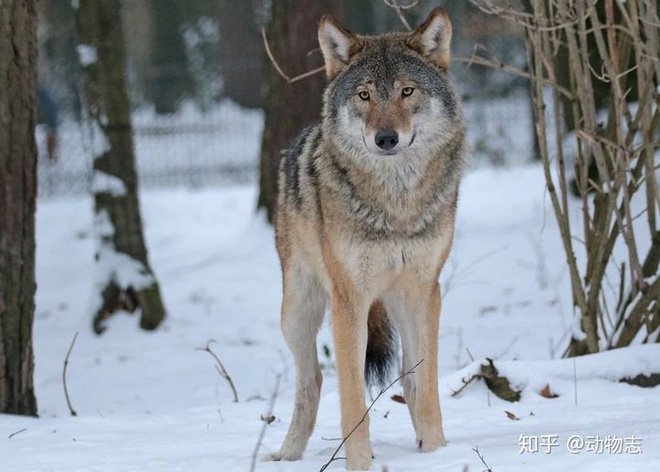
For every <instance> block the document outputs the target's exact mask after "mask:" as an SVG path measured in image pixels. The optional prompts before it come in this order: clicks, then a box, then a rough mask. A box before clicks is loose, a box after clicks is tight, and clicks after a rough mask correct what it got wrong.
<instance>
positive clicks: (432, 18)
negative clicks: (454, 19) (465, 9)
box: [407, 8, 451, 69]
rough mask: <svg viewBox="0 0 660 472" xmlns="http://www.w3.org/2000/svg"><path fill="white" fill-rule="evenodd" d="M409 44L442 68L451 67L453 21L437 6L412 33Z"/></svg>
mask: <svg viewBox="0 0 660 472" xmlns="http://www.w3.org/2000/svg"><path fill="white" fill-rule="evenodd" d="M407 43H408V46H409V47H411V48H412V49H414V50H415V51H417V52H418V53H420V54H421V55H422V56H424V57H426V58H427V59H428V60H429V61H430V62H431V63H433V64H435V65H436V66H438V67H440V68H442V69H448V68H449V61H450V54H449V44H450V43H451V21H449V15H447V13H446V12H445V11H444V10H443V9H442V8H435V9H434V10H433V11H432V12H431V13H430V14H429V17H428V19H427V20H426V21H425V22H424V23H423V24H422V25H420V26H419V27H418V28H417V29H416V30H415V31H413V32H412V33H410V36H409V38H408V41H407Z"/></svg>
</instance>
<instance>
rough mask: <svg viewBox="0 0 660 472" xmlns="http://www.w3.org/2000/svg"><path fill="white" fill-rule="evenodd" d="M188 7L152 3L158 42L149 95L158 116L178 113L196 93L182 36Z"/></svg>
mask: <svg viewBox="0 0 660 472" xmlns="http://www.w3.org/2000/svg"><path fill="white" fill-rule="evenodd" d="M240 1H244V0H240ZM185 4H186V2H182V1H180V0H151V11H152V13H153V17H154V22H153V25H154V40H153V42H152V45H153V50H152V69H151V71H150V74H149V92H150V98H151V100H153V103H154V107H155V109H156V113H158V114H168V113H174V112H176V111H177V110H178V109H179V104H180V103H181V100H183V99H185V98H186V97H191V98H192V96H193V95H194V93H195V90H194V84H193V79H192V77H191V76H190V71H189V70H188V58H187V55H186V44H185V43H184V41H183V34H182V33H183V31H182V27H183V23H184V21H183V20H184V9H185V8H186V5H185Z"/></svg>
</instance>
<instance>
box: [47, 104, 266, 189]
mask: <svg viewBox="0 0 660 472" xmlns="http://www.w3.org/2000/svg"><path fill="white" fill-rule="evenodd" d="M133 126H134V145H135V156H136V165H137V170H138V174H139V178H140V185H141V186H142V187H143V188H151V187H164V186H190V187H198V186H202V185H208V184H212V183H218V182H223V183H225V182H231V183H244V182H250V181H254V180H255V178H256V176H257V171H258V161H259V149H260V146H261V132H262V127H263V113H262V112H261V111H255V110H245V109H242V108H240V107H238V106H236V105H234V104H233V103H232V102H231V101H228V100H226V101H223V102H221V103H220V104H218V105H217V106H215V107H213V108H211V109H210V110H207V111H205V112H201V111H198V109H197V108H196V107H195V106H194V105H193V104H191V103H186V104H183V106H182V107H181V108H180V110H179V111H178V112H177V113H176V114H174V115H166V116H158V115H156V114H155V113H154V112H153V111H151V110H149V109H145V110H138V111H136V112H134V113H133ZM45 135H46V132H45V130H44V129H42V128H41V127H39V128H38V130H37V143H38V145H39V150H40V152H39V155H40V159H39V169H38V176H39V195H40V196H41V197H50V196H54V195H78V194H84V193H87V192H88V190H89V184H90V179H91V168H92V159H93V154H94V153H93V149H94V147H95V146H96V145H98V143H95V142H94V137H93V136H92V135H91V133H90V130H89V127H88V126H87V125H86V123H84V122H78V121H73V120H64V121H63V122H62V123H61V125H60V126H59V127H58V132H57V135H58V141H59V145H58V149H57V159H56V160H51V159H48V156H47V155H46V149H45V140H46V136H45Z"/></svg>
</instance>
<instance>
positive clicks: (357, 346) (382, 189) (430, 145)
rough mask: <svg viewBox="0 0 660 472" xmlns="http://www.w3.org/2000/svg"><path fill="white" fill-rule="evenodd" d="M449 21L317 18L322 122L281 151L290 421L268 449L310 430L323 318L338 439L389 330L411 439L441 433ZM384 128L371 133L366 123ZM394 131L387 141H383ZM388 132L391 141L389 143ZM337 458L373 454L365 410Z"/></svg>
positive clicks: (457, 140) (356, 415)
mask: <svg viewBox="0 0 660 472" xmlns="http://www.w3.org/2000/svg"><path fill="white" fill-rule="evenodd" d="M450 38H451V24H450V22H449V19H448V17H447V15H446V14H445V13H444V12H443V11H442V10H439V9H438V10H434V11H433V12H432V13H431V15H430V17H429V19H428V20H427V21H426V22H425V23H424V24H423V25H422V26H420V27H419V28H418V29H417V30H415V31H413V32H412V33H409V34H405V33H391V34H386V35H382V36H375V37H367V36H357V35H353V34H352V33H350V32H348V31H346V30H345V29H344V28H342V27H341V26H340V25H339V24H338V23H337V22H336V20H334V19H332V18H330V17H324V18H323V19H322V20H321V22H320V25H319V42H320V44H321V49H322V51H323V54H324V57H325V60H326V70H327V74H328V77H329V79H330V82H329V84H328V87H327V89H326V92H325V95H324V108H323V118H322V121H321V122H320V123H318V124H316V125H313V126H310V127H308V128H306V129H305V130H304V131H303V132H302V133H301V134H300V136H299V137H298V139H297V140H296V142H295V143H294V145H293V146H292V148H291V149H289V150H288V151H287V152H285V153H284V156H283V159H282V164H281V168H280V174H279V189H280V190H279V196H278V205H277V211H276V243H277V249H278V253H279V256H280V261H281V265H282V273H283V282H284V295H283V301H282V332H283V334H284V338H285V339H286V342H287V344H288V346H289V348H290V350H291V352H292V354H293V357H294V360H295V364H296V399H295V410H294V414H293V419H292V421H291V425H290V427H289V431H288V433H287V436H286V438H285V440H284V443H283V444H282V447H281V449H280V451H279V452H277V453H275V454H272V455H270V456H268V457H267V459H270V460H297V459H300V458H301V456H302V453H303V451H304V449H305V447H306V445H307V441H308V439H309V437H310V435H311V433H312V430H313V428H314V422H315V419H316V413H317V410H318V405H319V395H320V390H321V383H322V375H321V369H320V367H319V363H318V359H317V350H316V336H317V333H318V330H319V327H320V325H321V322H322V320H323V316H324V312H325V309H326V307H329V308H330V311H331V313H332V315H331V316H332V327H333V335H334V342H335V355H336V360H337V371H338V379H339V394H340V399H341V427H342V434H343V436H344V437H346V436H347V435H348V433H349V432H350V431H351V429H353V427H355V425H356V424H358V422H359V421H360V419H361V418H362V416H363V415H364V412H365V410H366V404H365V382H364V375H365V364H367V366H368V367H371V369H368V370H367V373H371V374H372V375H371V376H370V378H374V377H375V378H376V379H377V380H378V379H379V378H380V380H382V377H383V376H384V375H386V371H387V364H388V362H389V361H391V360H393V356H394V349H395V345H394V343H393V342H392V341H393V337H392V330H391V327H392V326H393V327H394V328H396V331H397V333H398V334H399V336H400V338H401V345H402V352H403V359H402V370H403V371H404V372H405V371H407V370H409V369H410V368H411V367H412V366H414V365H415V364H416V363H417V362H419V361H420V360H423V362H422V364H421V365H420V366H419V367H418V368H417V369H416V372H415V373H414V374H411V375H408V376H406V377H404V379H403V381H402V383H403V387H404V395H405V398H406V402H407V404H408V407H409V409H410V415H411V418H412V421H413V425H414V427H415V431H416V435H417V444H418V445H419V448H420V449H421V450H422V451H433V450H435V449H437V448H438V447H439V446H443V445H444V444H445V438H444V433H443V430H442V418H441V413H440V404H439V400H438V385H437V383H438V379H437V339H438V321H439V315H440V302H441V300H440V287H439V284H438V277H439V274H440V270H441V269H442V266H443V265H444V263H445V261H446V259H447V256H448V254H449V251H450V248H451V240H452V237H453V231H454V217H455V213H456V202H457V196H458V186H459V181H460V177H461V173H462V169H463V161H464V147H465V146H464V127H463V119H462V112H461V106H460V102H459V99H458V97H457V94H456V92H455V91H454V88H453V86H452V84H451V81H450V78H449V75H448V72H447V68H448V66H449V42H450ZM384 131H387V132H388V133H389V134H387V136H392V132H394V135H395V136H396V138H397V139H395V140H394V141H392V142H390V143H389V146H385V145H383V141H382V140H381V143H380V144H379V143H378V139H379V136H380V135H379V134H378V133H379V132H381V134H382V132H384ZM395 141H396V142H395ZM392 143H395V145H394V147H392V148H391V149H390V147H391V145H392ZM346 456H347V467H348V468H349V469H353V470H355V469H367V468H369V466H370V464H371V461H372V454H371V447H370V444H369V420H368V417H367V419H366V421H365V422H364V423H363V424H362V425H361V426H360V427H359V428H357V429H356V430H355V432H354V433H353V434H352V435H351V436H350V438H349V439H348V440H347V441H346Z"/></svg>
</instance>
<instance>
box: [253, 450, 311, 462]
mask: <svg viewBox="0 0 660 472" xmlns="http://www.w3.org/2000/svg"><path fill="white" fill-rule="evenodd" d="M300 459H302V452H293V451H279V452H274V453H272V454H266V455H265V456H263V457H262V458H261V460H262V461H264V462H279V461H299V460H300Z"/></svg>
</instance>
